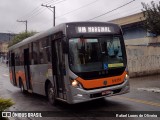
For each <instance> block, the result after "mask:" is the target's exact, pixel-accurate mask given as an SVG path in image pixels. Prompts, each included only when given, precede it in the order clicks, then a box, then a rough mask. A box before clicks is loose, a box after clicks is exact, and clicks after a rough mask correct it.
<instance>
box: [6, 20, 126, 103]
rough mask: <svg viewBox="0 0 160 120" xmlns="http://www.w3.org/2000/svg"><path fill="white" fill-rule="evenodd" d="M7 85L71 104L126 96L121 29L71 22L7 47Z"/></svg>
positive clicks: (124, 59)
mask: <svg viewBox="0 0 160 120" xmlns="http://www.w3.org/2000/svg"><path fill="white" fill-rule="evenodd" d="M9 72H10V82H11V83H12V84H13V85H14V86H16V87H19V88H20V89H21V91H22V92H23V93H24V92H29V93H36V94H40V95H44V96H47V98H48V100H49V102H50V103H51V104H55V103H56V101H57V100H60V101H64V102H67V103H69V104H75V103H80V102H86V101H90V100H94V99H99V98H104V97H109V96H114V95H120V94H124V93H128V92H129V76H128V71H127V57H126V50H125V44H124V39H123V33H122V30H121V28H120V27H119V26H118V25H116V24H113V23H107V22H69V23H62V24H60V25H57V26H55V27H53V28H51V29H49V30H47V31H45V32H42V33H37V34H35V35H34V36H32V37H29V38H26V39H24V40H23V41H21V42H19V43H17V44H15V45H13V46H11V47H10V48H9Z"/></svg>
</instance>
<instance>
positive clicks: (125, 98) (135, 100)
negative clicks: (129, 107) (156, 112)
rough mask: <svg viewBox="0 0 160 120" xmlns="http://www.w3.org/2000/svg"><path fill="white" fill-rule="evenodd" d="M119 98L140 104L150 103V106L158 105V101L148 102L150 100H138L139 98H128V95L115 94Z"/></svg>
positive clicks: (159, 105)
mask: <svg viewBox="0 0 160 120" xmlns="http://www.w3.org/2000/svg"><path fill="white" fill-rule="evenodd" d="M115 97H117V98H119V99H124V100H128V101H132V102H136V103H142V104H146V105H152V106H156V107H160V103H155V102H150V101H145V100H139V99H133V98H128V97H119V96H115Z"/></svg>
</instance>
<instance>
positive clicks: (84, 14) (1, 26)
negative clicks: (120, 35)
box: [0, 0, 160, 33]
mask: <svg viewBox="0 0 160 120" xmlns="http://www.w3.org/2000/svg"><path fill="white" fill-rule="evenodd" d="M151 1H155V2H156V3H158V2H159V1H160V0H0V32H1V33H19V32H23V31H25V28H26V27H25V23H24V22H17V20H20V21H25V20H27V26H28V30H29V31H36V32H41V31H45V30H47V29H49V28H51V27H52V26H53V12H52V11H51V10H52V9H48V8H46V7H43V6H41V5H42V4H43V5H48V6H50V5H51V6H55V17H56V21H55V22H56V25H58V24H60V23H64V22H72V21H89V20H90V21H102V22H107V21H110V20H114V19H117V18H121V17H124V16H129V15H132V14H135V13H138V12H141V10H142V5H141V2H145V3H148V4H150V2H151ZM129 2H130V3H129ZM127 3H129V4H127ZM124 4H127V5H125V6H123V5H124ZM120 6H123V7H121V8H119V9H117V10H114V9H116V8H118V7H120ZM112 10H113V11H112ZM109 11H112V12H109ZM104 13H107V14H105V15H103V16H100V15H102V14H104ZM97 16H100V17H97ZM95 17H97V18H95ZM93 18H95V19H93ZM91 19H92V20H91Z"/></svg>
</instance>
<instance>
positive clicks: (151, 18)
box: [142, 1, 160, 35]
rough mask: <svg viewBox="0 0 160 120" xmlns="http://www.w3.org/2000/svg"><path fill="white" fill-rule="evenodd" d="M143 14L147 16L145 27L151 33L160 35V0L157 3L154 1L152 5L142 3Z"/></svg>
mask: <svg viewBox="0 0 160 120" xmlns="http://www.w3.org/2000/svg"><path fill="white" fill-rule="evenodd" d="M142 6H143V9H144V10H142V12H143V16H144V18H145V21H144V27H145V28H146V29H147V30H148V31H149V32H151V33H153V34H156V35H160V2H159V3H158V4H156V3H155V2H154V1H152V2H151V5H148V4H145V3H142Z"/></svg>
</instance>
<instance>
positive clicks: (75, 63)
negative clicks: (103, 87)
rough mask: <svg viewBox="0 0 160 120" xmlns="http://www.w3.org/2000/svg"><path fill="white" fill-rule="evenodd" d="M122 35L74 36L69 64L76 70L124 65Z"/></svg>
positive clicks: (70, 47) (70, 41) (95, 69)
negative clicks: (99, 36)
mask: <svg viewBox="0 0 160 120" xmlns="http://www.w3.org/2000/svg"><path fill="white" fill-rule="evenodd" d="M121 49H122V48H121V44H120V37H115V36H108V37H101V38H72V39H70V40H69V64H70V68H71V70H72V71H74V72H91V71H100V70H106V69H110V68H115V67H123V66H124V64H123V57H122V50H121Z"/></svg>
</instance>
